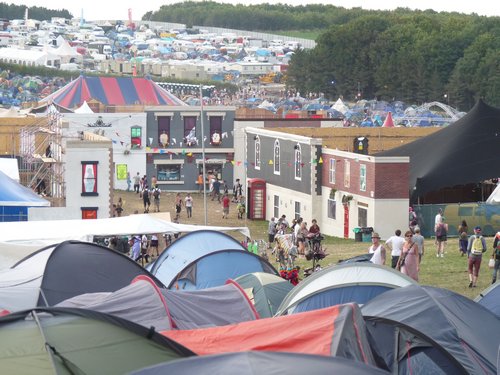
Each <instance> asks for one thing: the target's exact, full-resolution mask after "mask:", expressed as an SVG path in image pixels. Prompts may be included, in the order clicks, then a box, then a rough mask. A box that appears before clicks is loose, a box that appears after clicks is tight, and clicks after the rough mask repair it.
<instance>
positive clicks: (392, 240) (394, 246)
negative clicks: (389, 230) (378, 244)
mask: <svg viewBox="0 0 500 375" xmlns="http://www.w3.org/2000/svg"><path fill="white" fill-rule="evenodd" d="M404 243H405V240H404V239H403V238H401V230H399V229H397V230H396V232H394V236H391V237H389V239H388V240H387V241H385V244H386V245H387V246H388V247H389V249H391V267H392V268H396V265H397V264H398V260H399V257H400V256H401V251H402V250H403V245H404Z"/></svg>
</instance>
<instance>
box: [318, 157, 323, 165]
mask: <svg viewBox="0 0 500 375" xmlns="http://www.w3.org/2000/svg"><path fill="white" fill-rule="evenodd" d="M318 163H320V164H323V158H322V157H321V156H320V157H319V162H318Z"/></svg>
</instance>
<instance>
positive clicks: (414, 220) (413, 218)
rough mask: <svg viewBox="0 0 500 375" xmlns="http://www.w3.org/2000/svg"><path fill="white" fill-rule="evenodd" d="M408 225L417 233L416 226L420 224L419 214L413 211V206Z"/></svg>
mask: <svg viewBox="0 0 500 375" xmlns="http://www.w3.org/2000/svg"><path fill="white" fill-rule="evenodd" d="M408 216H409V217H408V227H409V228H410V230H411V231H412V233H415V228H416V227H417V226H418V221H417V214H416V213H415V211H413V207H410V208H409V214H408Z"/></svg>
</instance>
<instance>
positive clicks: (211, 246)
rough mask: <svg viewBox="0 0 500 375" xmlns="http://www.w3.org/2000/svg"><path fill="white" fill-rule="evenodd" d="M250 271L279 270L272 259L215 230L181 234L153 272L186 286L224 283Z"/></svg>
mask: <svg viewBox="0 0 500 375" xmlns="http://www.w3.org/2000/svg"><path fill="white" fill-rule="evenodd" d="M215 269H217V271H215ZM250 272H268V273H274V274H277V272H276V270H275V269H274V267H273V266H272V265H271V264H270V263H269V262H267V261H266V260H265V259H263V258H260V257H259V256H257V255H255V254H252V253H249V252H248V251H247V250H246V249H245V248H244V247H243V246H242V245H241V244H240V243H239V242H238V241H236V240H235V239H234V238H232V237H230V236H229V235H227V234H225V233H221V232H217V231H212V230H201V231H196V232H191V233H188V234H186V235H185V236H183V237H181V238H179V239H178V240H177V241H175V242H174V243H173V244H172V245H170V246H169V247H168V248H167V249H166V250H165V251H164V252H163V253H162V254H161V255H160V256H159V258H158V259H157V260H156V261H155V263H154V265H153V267H152V268H151V273H152V274H153V275H155V276H156V277H157V278H158V279H160V280H161V281H162V283H163V284H164V285H166V286H167V287H168V288H179V289H185V290H195V289H204V288H207V287H215V286H220V285H223V284H224V283H225V282H226V280H227V279H234V278H236V277H238V276H241V275H243V274H246V273H250Z"/></svg>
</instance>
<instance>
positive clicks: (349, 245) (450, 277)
mask: <svg viewBox="0 0 500 375" xmlns="http://www.w3.org/2000/svg"><path fill="white" fill-rule="evenodd" d="M182 196H183V197H185V194H184V193H182ZM192 196H193V199H194V204H193V217H192V218H191V219H188V218H187V217H186V211H185V209H184V207H183V209H182V212H181V217H180V220H179V222H180V223H182V224H204V209H203V195H202V194H198V193H195V194H192ZM119 197H122V199H123V200H124V202H125V203H124V212H123V214H122V215H123V216H125V215H130V214H133V213H134V211H135V210H137V211H138V212H139V213H142V212H143V211H144V209H143V203H142V199H140V198H139V195H138V194H135V193H133V192H125V191H121V190H115V191H114V202H116V201H117V200H118V198H119ZM174 197H175V193H165V192H163V193H162V196H161V203H160V210H161V211H163V212H166V211H170V215H171V217H172V218H173V217H174V216H175V213H174ZM152 211H153V209H152V207H151V208H150V212H152ZM207 218H208V220H207V221H208V222H207V225H217V226H247V227H248V228H249V229H250V233H251V235H252V239H257V240H267V224H268V223H267V221H262V220H259V221H254V220H248V219H243V220H238V218H237V213H236V204H232V205H231V209H230V212H229V219H222V207H221V205H220V204H219V203H218V202H217V201H211V200H210V198H208V197H207ZM394 229H398V228H394ZM399 229H401V231H402V232H403V233H404V231H405V229H406V228H399ZM375 230H376V226H375ZM229 234H230V235H232V236H234V237H235V238H236V239H238V240H243V236H242V235H241V234H239V233H237V232H232V233H231V232H229ZM486 242H487V246H488V251H487V252H486V253H485V255H484V256H483V262H482V265H481V272H480V274H479V280H478V286H477V288H469V287H468V284H469V279H468V273H467V258H466V257H461V256H460V254H459V251H458V239H456V238H451V239H450V240H449V241H448V244H447V248H446V254H445V256H444V258H436V253H435V245H434V240H433V239H426V241H425V255H424V257H423V260H422V264H421V268H420V283H421V284H423V285H432V286H436V287H441V288H447V289H450V290H453V291H455V292H457V293H460V294H463V295H464V296H467V297H469V298H472V299H473V298H475V297H476V296H477V295H478V294H479V293H480V292H481V291H482V290H483V289H485V288H486V287H487V286H489V285H490V283H491V271H490V269H488V259H489V257H490V256H491V252H492V247H493V238H491V237H490V238H486ZM323 246H324V247H326V248H327V250H326V252H327V253H328V256H327V257H326V258H325V259H323V260H322V261H321V262H320V264H321V266H322V267H326V266H329V265H334V264H336V263H337V262H338V260H339V259H347V258H350V257H353V256H356V255H360V254H363V253H366V252H367V251H368V247H369V246H370V244H369V243H367V242H355V241H354V240H345V239H340V238H336V237H326V238H325V240H324V241H323ZM160 247H161V245H160ZM268 258H269V261H270V262H271V263H272V264H273V265H274V266H275V268H276V269H278V268H279V265H278V264H277V263H276V259H275V257H274V256H273V255H272V254H271V252H270V251H268ZM389 262H390V260H389ZM296 264H298V265H299V266H300V267H301V270H303V269H304V268H309V267H311V262H310V261H306V260H305V259H298V260H297V262H296ZM386 264H387V262H386ZM301 277H302V272H301Z"/></svg>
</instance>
